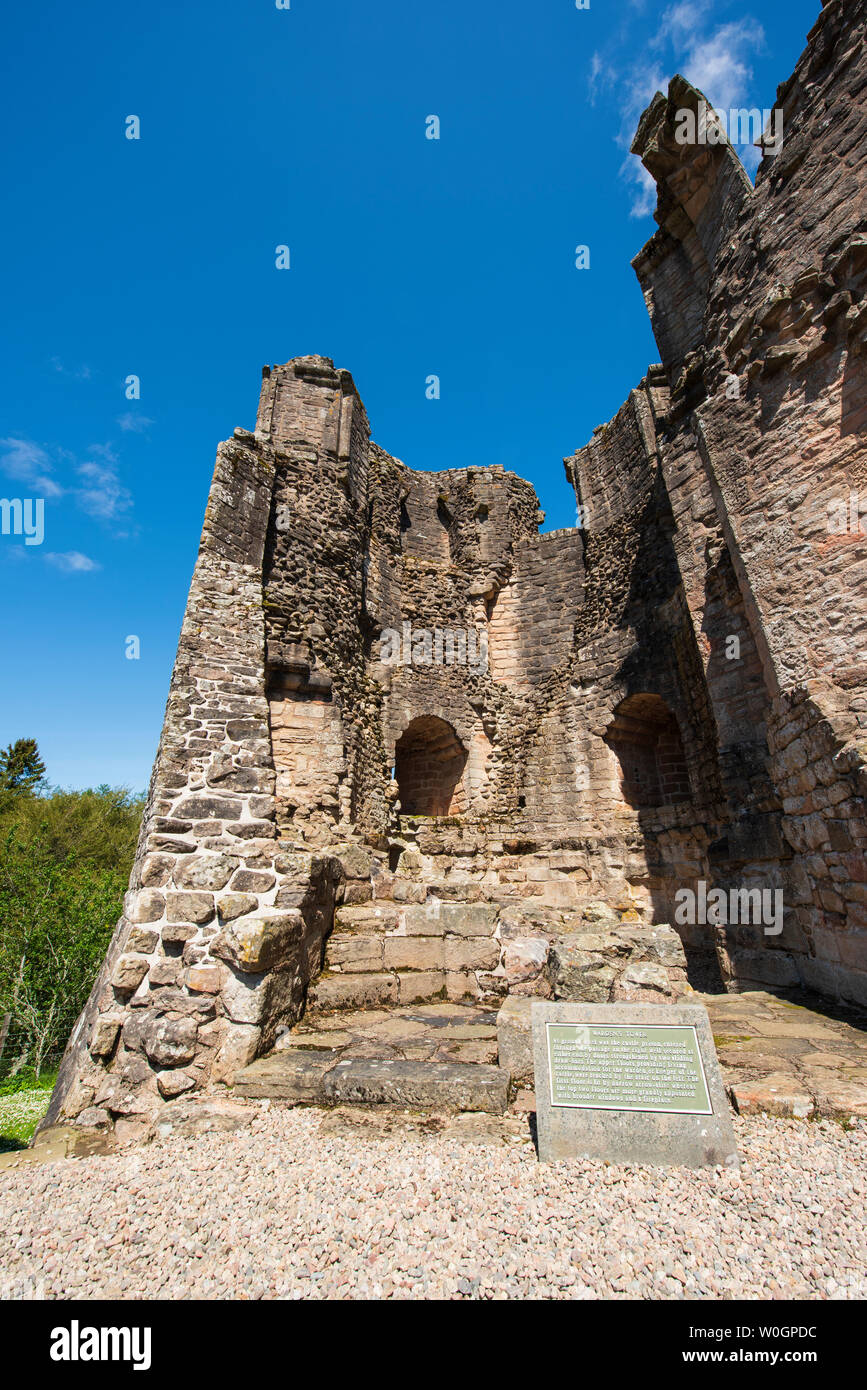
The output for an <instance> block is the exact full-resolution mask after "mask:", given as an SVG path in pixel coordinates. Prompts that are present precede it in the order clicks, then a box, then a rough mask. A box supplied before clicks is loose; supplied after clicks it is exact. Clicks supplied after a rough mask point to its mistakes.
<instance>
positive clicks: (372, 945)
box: [325, 933, 500, 974]
mask: <svg viewBox="0 0 867 1390" xmlns="http://www.w3.org/2000/svg"><path fill="white" fill-rule="evenodd" d="M499 959H500V942H499V941H498V940H497V939H496V938H495V937H491V936H477V937H466V936H396V935H395V936H363V935H362V934H361V933H358V934H352V935H348V936H344V935H342V934H339V933H338V934H337V935H332V936H331V937H329V939H328V943H327V945H326V948H325V969H326V970H338V971H340V972H341V973H349V974H379V973H381V972H382V971H386V972H389V973H391V972H395V971H397V972H401V971H407V970H496V968H497V965H498V963H499Z"/></svg>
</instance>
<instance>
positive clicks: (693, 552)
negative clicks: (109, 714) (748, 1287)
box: [48, 0, 867, 1137]
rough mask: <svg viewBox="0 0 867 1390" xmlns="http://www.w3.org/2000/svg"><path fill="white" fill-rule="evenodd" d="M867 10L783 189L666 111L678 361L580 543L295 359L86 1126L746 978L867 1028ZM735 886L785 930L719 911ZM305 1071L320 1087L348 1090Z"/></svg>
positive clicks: (660, 305) (244, 510) (136, 923)
mask: <svg viewBox="0 0 867 1390" xmlns="http://www.w3.org/2000/svg"><path fill="white" fill-rule="evenodd" d="M865 13H867V5H865V3H864V0H857V2H856V3H847V4H844V3H842V0H830V3H827V4H825V5H824V7H823V9H822V12H821V14H820V16H819V18H818V20H817V22H816V25H815V26H814V28H813V30H812V32H811V34H810V36H809V41H808V46H807V48H806V50H805V52H804V54H803V55H802V57H801V59H800V60H799V62H798V64H797V67H796V69H795V72H794V74H793V75H792V77H791V78H790V79H789V80H788V81H787V82H785V83H784V84H783V85H782V86H781V87H780V89H779V91H778V97H777V107H778V108H779V109H781V110H782V113H783V121H784V128H785V141H784V145H783V148H782V150H781V152H780V153H778V154H777V155H776V156H773V157H772V156H770V155H765V157H764V158H763V160H762V163H761V166H760V168H759V172H758V176H757V180H756V185H755V188H753V186H752V185H751V183H750V181H749V179H748V178H747V176H746V174H745V173H744V170H743V168H742V166H741V164H740V163H739V161H738V158H737V156H736V154H735V153H734V151H733V150H732V148H731V146H730V145H729V144H728V143H726V142H723V143H721V144H718V145H710V144H692V145H689V144H681V143H679V142H678V140H677V138H676V129H675V123H676V116H677V112H678V111H682V110H684V109H686V108H689V109H692V110H696V109H697V105H698V102H699V101H700V100H702V98H701V94H700V93H698V92H697V91H696V90H695V89H694V88H692V87H691V86H690V85H689V84H688V83H687V82H686V81H685V80H684V79H682V78H680V77H676V78H675V79H673V81H672V83H671V84H670V87H669V91H668V94H667V95H662V94H657V96H656V97H655V98H654V99H653V101H652V102H651V104H650V106H649V107H648V109H647V110H646V112H645V113H644V115H643V117H642V119H641V122H640V125H639V128H638V132H637V134H636V137H635V142H634V145H633V150H634V152H635V153H636V154H638V155H639V156H640V157H641V159H642V161H643V163H644V165H645V167H646V168H647V169H648V170H649V171H650V173H651V174H652V175H653V177H654V179H655V180H656V183H657V188H658V206H657V211H656V221H657V223H658V230H657V231H656V232H655V234H654V235H653V237H652V238H651V239H650V241H649V242H648V243H647V245H646V246H645V247H644V248H643V250H642V251H640V253H639V254H638V255H637V257H636V258H635V260H634V262H633V265H634V268H635V271H636V274H637V276H638V279H639V282H640V285H641V288H642V291H643V294H644V298H645V302H646V305H647V309H648V312H649V314H650V317H651V321H652V326H653V331H654V335H655V338H656V342H657V345H658V349H659V355H660V358H661V361H660V363H658V364H656V365H653V366H651V367H650V368H649V369H648V372H647V375H646V376H645V378H644V379H643V380H642V381H641V382H640V383H639V385H638V386H637V387H636V388H635V389H634V390H633V391H632V392H631V393H630V395H629V397H628V399H627V400H626V401H625V403H624V404H623V406H622V407H621V409H620V410H619V411H618V413H617V414H616V416H615V417H614V419H613V420H611V421H610V422H609V423H608V424H606V425H603V426H601V427H600V428H599V429H597V430H596V431H595V432H594V435H593V438H592V439H591V441H590V442H589V443H588V444H587V445H586V446H585V447H584V448H582V449H579V450H578V451H577V452H576V453H575V454H573V455H572V456H571V457H569V458H568V459H567V460H566V475H567V479H568V482H569V484H570V485H571V487H572V488H574V491H575V495H576V505H577V507H578V518H579V525H577V526H576V527H575V528H573V529H567V530H560V531H554V532H549V533H540V530H539V526H540V522H541V520H542V516H541V513H540V511H539V504H538V500H537V498H536V495H535V493H534V490H533V488H532V487H531V485H530V484H529V483H527V482H525V481H523V480H522V479H520V478H518V477H516V476H515V475H514V474H512V473H509V472H507V471H504V469H503V468H501V467H497V466H493V467H466V468H455V469H446V470H443V471H439V472H414V471H413V470H412V468H410V467H408V466H406V465H405V464H404V463H402V462H401V461H399V460H398V459H396V458H394V457H392V456H391V455H390V454H388V453H386V451H385V450H384V449H383V448H381V447H379V446H378V445H377V444H374V443H373V442H372V441H371V439H370V429H369V425H368V420H367V415H366V413H365V410H364V406H363V404H362V401H361V399H360V397H359V394H358V391H357V389H356V386H355V384H354V382H353V379H352V377H351V375H350V374H349V372H348V371H344V370H338V369H335V368H334V366H333V365H332V363H331V361H330V360H329V359H327V358H324V357H317V356H311V357H299V358H295V359H294V360H292V361H290V362H288V363H286V364H284V365H281V366H275V367H266V368H265V369H264V370H263V380H262V389H261V395H260V401H259V410H258V416H257V420H256V428H255V430H254V431H253V432H249V431H247V430H243V429H236V430H235V432H234V436H233V438H232V439H230V440H228V441H227V442H226V443H224V444H221V445H220V447H219V449H218V453H217V462H216V469H215V473H214V479H213V483H212V486H211V491H210V496H209V500H208V505H207V511H206V515H205V522H204V529H203V534H202V541H201V547H200V550H199V555H198V560H197V563H196V567H195V573H194V576H193V580H192V585H191V589H190V594H189V600H188V604H187V609H186V615H185V618H184V623H183V629H182V632H181V637H180V643H179V647H178V654H177V660H176V664H175V668H174V673H173V676H172V682H171V690H170V694H169V699H168V705H167V709H166V716H165V724H164V728H163V733H162V738H161V742H160V746H159V752H158V755H157V759H156V764H155V767H154V771H153V777H152V781H151V786H150V793H149V798H148V803H147V809H146V812H145V817H144V822H143V826H142V833H141V839H140V844H139V850H138V854H137V858H136V863H135V867H134V870H133V875H132V879H131V883H130V889H129V893H128V895H127V898H126V902H125V912H124V916H123V918H122V920H121V922H120V923H119V925H118V928H117V931H116V933H115V936H114V939H113V941H112V944H111V947H110V950H109V953H108V956H107V959H106V961H105V964H104V967H103V969H102V971H101V973H100V976H99V979H98V980H97V982H96V985H95V987H94V990H93V994H92V996H91V999H90V1001H89V1003H88V1005H87V1007H86V1009H85V1011H84V1013H83V1015H82V1017H81V1019H80V1020H79V1022H78V1024H77V1025H76V1028H75V1030H74V1033H73V1037H72V1039H71V1041H70V1045H69V1047H68V1049H67V1053H66V1057H65V1060H64V1063H63V1066H62V1069H61V1074H60V1077H59V1080H58V1083H57V1088H56V1090H55V1094H54V1097H53V1100H52V1105H51V1109H50V1111H49V1117H48V1119H49V1121H50V1122H56V1121H57V1120H59V1119H61V1118H66V1119H73V1120H77V1121H78V1122H79V1123H82V1124H99V1125H105V1124H114V1125H116V1127H117V1131H118V1134H119V1135H120V1136H121V1137H122V1136H124V1135H126V1136H127V1137H135V1136H137V1135H139V1134H145V1133H147V1132H148V1131H149V1130H150V1129H151V1128H152V1126H153V1124H154V1123H155V1121H156V1120H157V1119H158V1116H159V1114H160V1112H161V1110H162V1107H164V1106H166V1105H167V1104H171V1103H172V1102H174V1101H175V1100H176V1099H177V1098H178V1097H181V1096H185V1097H186V1096H192V1095H195V1094H197V1093H208V1092H211V1091H213V1090H214V1088H216V1087H218V1086H220V1085H229V1086H230V1085H232V1084H233V1083H234V1082H235V1080H236V1078H237V1077H239V1076H240V1075H241V1074H242V1073H243V1071H244V1069H245V1068H247V1067H248V1066H249V1065H250V1064H251V1063H253V1062H254V1061H255V1060H256V1059H258V1058H263V1057H267V1056H269V1054H272V1052H273V1051H274V1049H278V1052H277V1053H276V1054H275V1055H280V1056H282V1057H283V1059H284V1060H285V1058H286V1057H287V1056H288V1055H289V1050H288V1049H284V1050H283V1052H282V1053H281V1052H279V1049H280V1048H281V1045H282V1044H283V1043H284V1042H285V1040H286V1038H287V1035H288V1034H289V1033H290V1032H291V1030H292V1029H293V1027H296V1026H297V1025H299V1023H301V1024H302V1025H303V1026H306V1027H308V1028H309V1027H310V1026H311V1025H310V1020H311V1019H312V1020H314V1022H315V1020H316V1019H327V1018H331V1017H332V1016H333V1015H335V1014H340V1013H341V1011H347V1010H363V1009H365V1008H367V1009H378V1010H384V1011H388V1010H389V1009H397V1008H400V1007H402V1006H406V1005H413V1004H418V1003H421V1004H424V1003H430V1002H431V1001H447V1002H450V1003H453V1004H454V1005H455V1006H456V1007H458V1006H463V1005H466V1006H467V1007H468V1009H469V1008H472V1009H475V1010H479V1009H480V1008H493V1009H494V1010H496V1009H497V1008H499V1007H500V1005H501V1004H502V1003H503V1000H504V999H505V998H506V997H509V996H511V997H515V998H533V997H539V998H579V999H580V998H587V999H593V1000H606V999H610V1000H622V999H625V1000H629V999H643V1000H645V999H647V1000H651V1001H653V1000H654V999H656V1000H664V999H672V998H676V997H678V996H679V995H682V994H683V993H684V992H685V991H686V990H687V989H688V987H689V986H688V983H687V980H688V977H689V978H692V979H694V980H695V981H698V982H699V985H701V984H703V983H706V982H707V980H708V978H709V976H710V974H711V973H713V972H715V973H716V976H717V981H718V984H719V986H720V987H722V986H724V987H725V988H726V989H729V990H747V989H750V988H756V987H757V988H767V989H786V988H789V987H798V986H802V987H806V988H808V989H810V990H814V991H818V992H820V993H822V994H824V995H826V996H829V997H831V998H833V999H835V1000H842V1001H848V1002H852V1003H857V1004H861V1005H865V1004H867V856H865V846H867V820H865V794H867V771H865V752H867V605H865V594H867V550H865V545H867V534H865V533H867V448H865V427H867V372H865V360H867V359H865V352H867V215H865V214H867V209H865V178H864V164H865V159H867V106H865V90H867V51H865V45H864V42H863V40H864V30H865ZM699 884H704V885H706V888H707V891H708V892H710V891H711V890H713V889H721V890H724V891H725V893H726V894H727V895H730V894H731V893H732V892H734V893H735V894H738V895H743V894H745V893H749V892H753V891H754V890H761V891H767V890H772V891H774V892H780V893H781V894H782V898H781V901H782V903H783V905H784V910H783V913H782V918H781V921H780V922H779V924H778V925H776V926H775V927H774V929H773V931H769V930H768V929H767V926H768V924H767V922H762V921H756V920H752V921H750V920H747V921H743V920H739V921H730V920H713V919H711V920H708V921H688V922H679V921H678V902H679V898H678V894H679V892H680V890H682V889H684V888H692V889H697V885H699ZM305 1021H306V1022H305ZM453 1057H456V1058H457V1060H452V1061H451V1062H448V1061H446V1060H443V1059H442V1057H439V1063H438V1064H439V1065H441V1066H446V1067H448V1066H449V1065H450V1066H451V1067H452V1071H451V1072H449V1075H448V1076H446V1073H445V1072H441V1075H442V1077H443V1078H444V1084H447V1085H448V1086H452V1087H457V1091H456V1092H455V1094H463V1092H461V1090H460V1087H461V1085H462V1084H463V1083H462V1081H461V1076H460V1074H459V1073H460V1068H461V1067H464V1068H472V1067H473V1065H477V1066H478V1065H480V1064H479V1062H478V1058H476V1057H474V1056H473V1054H472V1053H471V1052H468V1051H467V1050H466V1049H465V1050H464V1052H462V1053H461V1052H458V1053H457V1054H453ZM462 1059H463V1060H462ZM296 1060H297V1064H298V1066H297V1075H298V1078H299V1079H298V1086H299V1090H298V1096H299V1098H300V1099H303V1098H305V1097H307V1098H309V1097H310V1096H317V1095H320V1094H321V1095H325V1096H326V1097H331V1098H340V1096H341V1095H346V1094H348V1092H347V1091H346V1089H345V1087H344V1090H343V1091H342V1092H341V1090H340V1084H339V1078H338V1076H337V1072H336V1071H335V1070H334V1058H333V1057H332V1058H331V1062H330V1064H329V1063H328V1061H327V1059H325V1056H324V1052H323V1053H321V1054H320V1053H319V1052H317V1051H316V1049H315V1048H310V1047H309V1048H307V1050H306V1051H304V1050H301V1051H299V1052H297V1053H296ZM500 1061H501V1063H502V1062H503V1059H502V1058H501V1059H500ZM419 1065H420V1064H419ZM433 1065H434V1063H433V1062H431V1066H433ZM454 1068H457V1070H454ZM374 1070H375V1069H374ZM492 1070H493V1069H492ZM500 1070H501V1072H503V1069H502V1066H501V1069H500ZM302 1073H303V1075H302ZM377 1074H378V1075H380V1077H381V1080H382V1087H384V1089H382V1087H381V1090H380V1091H379V1092H376V1094H374V1092H375V1091H376V1088H375V1086H374V1085H373V1082H371V1081H370V1067H368V1092H367V1094H369V1095H373V1096H374V1098H379V1099H382V1098H387V1094H388V1079H387V1077H386V1076H385V1070H384V1064H381V1065H380V1071H379V1073H377ZM503 1075H504V1076H506V1083H505V1084H507V1083H508V1074H507V1072H503ZM304 1077H306V1078H307V1080H308V1081H309V1083H310V1086H312V1087H313V1089H312V1090H310V1089H309V1088H308V1089H307V1090H305V1089H304V1086H305V1085H306V1084H307V1082H305V1081H304ZM329 1078H330V1079H329ZM382 1078H384V1079H382ZM302 1083H303V1084H302ZM377 1084H379V1083H377ZM492 1084H493V1083H492ZM323 1087H324V1090H323V1089H322V1088H323ZM317 1088H318V1089H317ZM329 1088H330V1089H329ZM495 1089H496V1088H495ZM362 1093H363V1088H362V1091H359V1090H358V1089H356V1091H355V1092H353V1093H352V1094H355V1095H359V1094H362ZM492 1104H493V1102H492ZM480 1108H481V1107H480Z"/></svg>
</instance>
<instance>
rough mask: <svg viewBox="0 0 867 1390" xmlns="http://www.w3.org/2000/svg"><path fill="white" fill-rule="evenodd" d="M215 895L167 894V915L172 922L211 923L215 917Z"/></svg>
mask: <svg viewBox="0 0 867 1390" xmlns="http://www.w3.org/2000/svg"><path fill="white" fill-rule="evenodd" d="M214 912H215V908H214V895H213V893H188V892H180V893H167V894H166V913H167V916H168V919H169V921H170V922H196V923H198V924H202V923H204V922H210V921H211V919H212V917H213V916H214Z"/></svg>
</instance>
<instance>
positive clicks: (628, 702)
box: [605, 694, 690, 807]
mask: <svg viewBox="0 0 867 1390" xmlns="http://www.w3.org/2000/svg"><path fill="white" fill-rule="evenodd" d="M605 742H606V743H607V744H608V746H609V747H610V748H612V749H613V750H614V752H615V753H616V755H617V760H618V763H619V765H620V789H621V791H622V793H623V799H624V800H625V801H626V802H627V803H628V804H629V805H630V806H635V807H646V806H671V805H673V804H674V803H675V802H678V801H688V800H689V795H690V789H689V772H688V770H687V764H686V756H685V754H684V751H683V741H682V739H681V736H680V728H679V726H678V722H677V717H676V715H675V714H674V713H673V711H672V710H671V709H669V707H668V705H667V704H666V703H665V701H664V700H663V699H662V698H661V697H660V696H659V695H650V694H638V695H629V696H627V698H626V699H625V700H623V701H621V703H620V704H619V705H618V706H617V708H616V710H615V711H614V718H613V720H612V721H611V723H610V724H609V726H608V728H607V730H606V733H605Z"/></svg>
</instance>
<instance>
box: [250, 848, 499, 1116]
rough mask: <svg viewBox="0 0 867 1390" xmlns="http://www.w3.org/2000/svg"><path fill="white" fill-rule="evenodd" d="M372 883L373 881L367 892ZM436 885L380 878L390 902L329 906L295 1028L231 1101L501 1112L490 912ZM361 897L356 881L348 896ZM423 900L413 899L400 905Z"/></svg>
mask: <svg viewBox="0 0 867 1390" xmlns="http://www.w3.org/2000/svg"><path fill="white" fill-rule="evenodd" d="M377 867H379V866H377ZM376 883H377V876H376V874H374V876H373V878H372V880H371V882H370V888H369V892H370V893H373V892H374V891H375V888H376ZM438 888H439V889H440V890H443V889H444V885H438V884H437V883H435V882H433V883H431V882H427V883H425V884H424V885H423V886H422V885H421V884H419V883H416V882H415V881H414V880H413V879H412V878H410V877H403V876H397V877H395V878H393V879H392V877H391V876H389V890H390V891H391V892H393V893H394V894H395V895H396V896H395V897H390V898H385V897H382V898H377V897H372V896H371V897H368V898H367V900H366V901H364V902H360V903H349V904H344V905H342V906H340V907H338V908H337V910H336V912H335V916H334V930H333V931H332V933H331V935H330V936H329V938H328V941H327V943H326V949H325V961H324V966H323V970H322V974H321V975H320V976H319V978H318V979H317V980H316V981H315V983H314V984H313V985H312V986H311V988H310V991H309V994H308V1000H307V1010H306V1013H305V1016H304V1018H303V1020H302V1021H301V1023H299V1024H297V1025H296V1026H295V1027H294V1028H293V1029H291V1030H290V1031H288V1032H286V1033H284V1034H283V1035H282V1037H281V1038H279V1039H278V1042H277V1045H276V1047H275V1049H274V1051H273V1052H272V1054H271V1055H270V1056H269V1057H264V1058H260V1059H259V1060H258V1061H256V1062H254V1063H252V1064H251V1065H250V1066H248V1067H246V1068H245V1069H244V1071H243V1072H241V1073H239V1075H238V1076H237V1077H236V1078H235V1087H234V1089H235V1092H236V1094H238V1095H241V1096H246V1097H250V1098H259V1099H262V1098H271V1099H279V1100H288V1101H292V1102H295V1103H296V1104H297V1103H304V1102H306V1103H308V1104H311V1103H319V1104H338V1103H346V1104H367V1105H389V1106H399V1107H402V1108H408V1109H421V1110H447V1111H455V1110H458V1111H461V1110H476V1111H486V1112H488V1113H494V1114H502V1113H503V1111H504V1110H505V1109H506V1107H507V1105H508V1100H509V1081H510V1078H509V1074H508V1072H506V1071H505V1070H503V1069H502V1068H501V1067H499V1066H498V1065H497V1008H498V1005H499V1002H500V1000H499V997H498V995H499V994H500V993H502V988H503V986H502V982H501V980H500V979H499V977H497V976H495V975H494V974H493V972H494V971H495V970H496V968H497V966H498V963H499V958H500V945H499V941H498V940H497V939H496V938H495V936H494V933H495V931H496V927H497V921H498V915H499V909H498V907H497V906H496V905H495V904H491V903H483V902H465V901H447V900H445V899H443V898H441V897H440V896H438V892H437V890H438ZM364 891H367V890H365V888H364V887H363V886H362V885H355V886H354V892H353V893H352V896H361V894H362V892H364ZM422 894H423V895H424V901H422V902H408V901H401V898H406V897H410V896H414V897H421V896H422ZM489 974H490V977H491V978H490V982H489V983H488V981H486V979H485V977H486V976H487V975H489ZM486 984H488V988H485V986H486Z"/></svg>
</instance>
